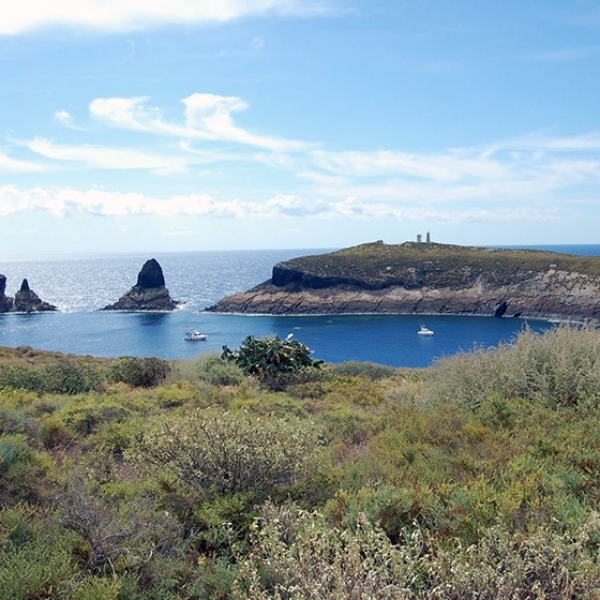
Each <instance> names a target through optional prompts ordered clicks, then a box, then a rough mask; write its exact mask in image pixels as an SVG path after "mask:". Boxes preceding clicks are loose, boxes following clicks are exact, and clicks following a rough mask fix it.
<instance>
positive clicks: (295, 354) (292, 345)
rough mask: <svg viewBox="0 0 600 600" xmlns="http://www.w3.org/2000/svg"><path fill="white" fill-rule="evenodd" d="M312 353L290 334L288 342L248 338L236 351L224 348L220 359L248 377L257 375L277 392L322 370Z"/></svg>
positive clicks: (270, 338) (275, 338) (275, 339)
mask: <svg viewBox="0 0 600 600" xmlns="http://www.w3.org/2000/svg"><path fill="white" fill-rule="evenodd" d="M310 355H311V350H310V349H309V348H308V346H306V345H305V344H303V343H302V342H299V341H298V340H296V339H294V338H293V335H292V334H290V335H289V336H288V337H287V338H286V339H285V340H282V339H280V338H279V337H277V336H273V337H267V338H263V339H260V340H257V339H256V338H255V337H254V336H251V335H250V336H248V337H247V338H246V339H245V340H244V341H243V342H242V345H241V346H240V347H239V348H238V349H237V350H235V351H231V350H230V349H229V348H228V347H227V346H223V354H222V355H221V358H222V359H223V360H224V361H229V362H233V363H235V364H236V365H238V366H239V367H240V369H241V370H242V371H243V372H244V373H246V374H247V375H254V376H255V377H257V378H258V379H259V380H260V381H261V382H262V383H264V384H265V385H266V386H267V387H269V388H271V389H278V388H281V387H284V386H285V385H286V384H289V383H290V381H292V380H295V379H297V377H298V375H300V374H302V373H306V372H307V371H310V370H314V369H319V368H320V366H321V364H322V362H323V361H320V360H314V359H312V358H311V357H310Z"/></svg>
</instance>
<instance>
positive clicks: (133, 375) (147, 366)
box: [109, 356, 170, 388]
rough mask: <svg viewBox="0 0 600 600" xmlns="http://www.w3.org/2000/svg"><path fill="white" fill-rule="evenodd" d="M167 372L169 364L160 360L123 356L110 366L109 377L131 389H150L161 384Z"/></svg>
mask: <svg viewBox="0 0 600 600" xmlns="http://www.w3.org/2000/svg"><path fill="white" fill-rule="evenodd" d="M169 371H170V365H169V362H168V361H166V360H162V359H160V358H136V357H133V356H123V357H121V358H119V359H118V360H117V361H116V362H115V363H113V364H112V365H111V367H110V371H109V376H110V379H111V380H112V381H114V382H122V383H126V384H127V385H130V386H131V387H145V388H150V387H154V386H156V385H158V384H160V383H162V382H163V381H164V380H165V378H166V377H167V375H168V374H169Z"/></svg>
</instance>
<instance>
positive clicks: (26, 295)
mask: <svg viewBox="0 0 600 600" xmlns="http://www.w3.org/2000/svg"><path fill="white" fill-rule="evenodd" d="M56 310H58V309H57V308H56V306H54V305H53V304H49V303H48V302H44V301H43V300H42V299H41V298H40V297H39V296H38V295H37V294H36V293H35V292H34V291H33V290H32V289H30V287H29V282H28V281H27V279H23V282H22V283H21V287H20V288H19V291H18V292H17V293H16V294H15V297H14V298H11V297H10V296H7V295H6V277H5V276H4V275H0V313H7V312H19V313H32V312H52V311H56Z"/></svg>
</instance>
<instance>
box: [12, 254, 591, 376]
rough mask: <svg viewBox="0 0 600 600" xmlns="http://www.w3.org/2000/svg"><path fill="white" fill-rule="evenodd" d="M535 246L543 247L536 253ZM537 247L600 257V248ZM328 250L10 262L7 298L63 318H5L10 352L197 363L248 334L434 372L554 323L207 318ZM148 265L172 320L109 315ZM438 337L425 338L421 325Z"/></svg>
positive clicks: (340, 358)
mask: <svg viewBox="0 0 600 600" xmlns="http://www.w3.org/2000/svg"><path fill="white" fill-rule="evenodd" d="M527 247H530V248H533V247H534V246H527ZM537 248H541V249H547V250H553V251H558V252H569V253H572V254H586V255H595V256H597V255H600V245H585V246H584V245H576V246H544V247H539V246H537ZM327 251H329V250H325V249H298V250H261V251H246V252H191V253H168V254H158V255H154V256H150V255H147V254H126V255H106V254H103V255H94V256H63V257H36V258H30V257H28V258H15V259H11V260H3V261H0V273H2V274H3V275H5V276H6V277H7V290H6V293H7V295H14V292H15V291H16V290H17V289H18V288H19V287H20V284H21V281H22V280H23V279H24V278H27V279H28V282H29V284H30V287H31V289H33V290H34V291H35V292H36V293H37V294H38V295H39V296H40V297H41V298H42V299H43V300H46V301H47V302H50V303H52V304H55V305H56V306H57V307H58V308H59V309H60V312H57V313H45V314H30V315H20V314H4V315H0V346H9V347H16V346H31V347H33V348H36V349H40V350H53V351H59V352H65V353H69V354H89V355H92V356H104V357H118V356H139V357H151V356H153V357H159V358H166V359H189V358H194V357H196V356H198V355H200V354H204V353H208V352H220V351H221V350H222V347H223V346H224V345H227V346H229V347H230V348H232V349H233V348H237V347H238V346H239V345H240V343H241V342H242V341H243V340H244V338H245V337H246V336H248V335H253V336H255V337H263V336H266V335H277V336H279V337H285V336H286V335H288V334H289V333H293V334H294V335H295V336H296V338H297V339H299V340H301V341H302V342H304V343H305V344H307V345H308V346H309V347H310V348H311V349H312V350H313V352H314V357H315V358H319V359H322V360H325V361H327V362H332V363H341V362H345V361H350V360H357V361H369V362H376V363H380V364H386V365H391V366H397V367H400V366H406V367H426V366H429V365H430V364H432V363H433V362H434V361H435V360H437V359H439V358H441V357H444V356H449V355H452V354H455V353H457V352H461V351H471V350H473V349H475V348H487V347H492V346H496V345H497V344H499V343H501V342H506V341H510V340H512V339H514V338H515V337H516V336H517V335H518V334H519V332H521V331H523V330H524V328H527V327H528V328H530V329H532V330H534V331H537V332H543V331H545V330H547V329H548V328H550V327H553V326H554V325H553V324H552V323H548V322H546V321H538V320H522V319H495V318H491V317H462V316H461V317H457V316H428V317H425V318H423V317H418V316H413V315H370V316H359V315H355V316H333V317H332V316H314V317H306V316H303V317H291V316H286V317H273V316H241V315H218V314H212V313H206V312H203V310H204V309H205V308H206V307H208V306H210V305H212V304H214V303H215V302H216V301H217V300H219V299H220V298H222V297H223V296H226V295H229V294H231V293H234V292H237V291H241V290H245V289H248V288H250V287H253V286H254V285H257V284H259V283H261V282H263V281H265V280H267V279H268V278H269V277H270V275H271V269H272V267H273V265H274V264H275V263H277V262H279V261H282V260H287V259H290V258H293V257H295V256H304V255H307V254H321V253H323V252H327ZM148 258H156V259H157V260H158V262H159V263H160V265H161V266H162V269H163V272H164V275H165V280H166V284H167V287H168V288H169V291H170V293H171V296H172V297H173V298H174V299H176V300H180V301H182V302H183V304H182V305H181V308H180V309H178V310H176V311H174V312H172V313H150V314H148V313H118V312H103V311H100V310H99V309H101V308H102V307H104V306H105V305H107V304H110V303H112V302H115V301H116V300H117V299H118V298H119V297H120V296H121V295H122V294H123V293H125V292H127V291H128V290H129V289H130V288H131V286H133V285H134V284H135V282H136V279H137V274H138V272H139V270H140V269H141V267H142V265H143V263H144V262H145V261H146V260H147V259H148ZM423 319H425V322H426V325H427V326H428V327H429V328H431V329H433V330H434V331H435V335H434V336H431V337H423V336H419V335H417V330H418V328H419V324H420V323H421V322H422V321H423ZM190 329H199V330H201V331H202V332H203V333H206V334H207V340H206V341H202V342H188V341H185V340H184V335H185V332H186V331H189V330H190Z"/></svg>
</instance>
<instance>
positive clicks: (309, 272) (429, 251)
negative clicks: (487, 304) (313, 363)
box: [273, 242, 600, 289]
mask: <svg viewBox="0 0 600 600" xmlns="http://www.w3.org/2000/svg"><path fill="white" fill-rule="evenodd" d="M550 269H553V270H558V271H566V272H573V273H578V274H582V275H588V276H593V277H597V276H600V258H599V257H592V256H577V255H571V254H559V253H555V252H545V251H541V250H510V249H490V248H476V247H469V246H457V245H451V244H437V243H415V242H405V243H404V244H397V245H389V244H384V243H383V242H374V243H369V244H362V245H360V246H354V247H351V248H346V249H343V250H339V251H337V252H332V253H330V254H322V255H312V256H302V257H299V258H293V259H291V260H288V261H285V262H282V263H279V264H278V265H277V266H276V268H275V269H274V277H273V283H274V284H275V285H285V284H286V283H288V282H290V281H293V280H294V278H296V280H298V278H299V277H300V276H302V280H303V281H305V282H310V283H312V284H314V283H316V282H317V281H320V282H321V285H333V284H339V283H345V284H355V285H359V286H361V287H365V288H367V289H379V288H382V287H386V286H392V285H398V286H402V287H405V288H408V289H411V288H420V287H426V286H430V287H451V288H457V287H467V286H469V285H472V284H473V283H474V282H475V281H477V279H478V278H480V277H483V278H484V279H485V280H487V281H490V282H492V283H494V284H495V285H509V284H510V285H515V284H518V283H519V282H520V281H523V280H526V279H528V278H530V277H531V275H532V273H540V272H543V273H546V272H548V271H549V270H550ZM317 285H318V284H317Z"/></svg>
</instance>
